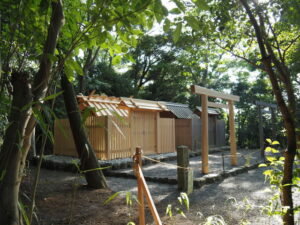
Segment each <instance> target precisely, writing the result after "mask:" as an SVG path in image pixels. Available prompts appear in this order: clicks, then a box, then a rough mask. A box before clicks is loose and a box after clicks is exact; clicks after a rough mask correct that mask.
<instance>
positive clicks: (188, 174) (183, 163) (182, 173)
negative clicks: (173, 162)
mask: <svg viewBox="0 0 300 225" xmlns="http://www.w3.org/2000/svg"><path fill="white" fill-rule="evenodd" d="M189 165H190V162H189V150H188V147H187V146H184V145H181V146H178V147H177V166H179V167H184V168H188V167H189ZM179 167H178V168H177V182H178V190H180V191H184V192H186V193H187V194H191V193H192V192H193V183H194V177H193V170H192V169H184V168H179Z"/></svg>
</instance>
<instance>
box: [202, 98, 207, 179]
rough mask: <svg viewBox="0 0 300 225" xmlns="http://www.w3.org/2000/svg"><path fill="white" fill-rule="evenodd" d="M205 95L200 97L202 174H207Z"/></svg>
mask: <svg viewBox="0 0 300 225" xmlns="http://www.w3.org/2000/svg"><path fill="white" fill-rule="evenodd" d="M207 102H208V97H207V95H201V108H202V112H201V127H202V128H201V129H202V130H201V133H202V143H201V146H202V154H201V157H202V173H203V174H208V112H207Z"/></svg>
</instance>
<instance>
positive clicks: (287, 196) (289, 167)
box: [240, 0, 297, 225]
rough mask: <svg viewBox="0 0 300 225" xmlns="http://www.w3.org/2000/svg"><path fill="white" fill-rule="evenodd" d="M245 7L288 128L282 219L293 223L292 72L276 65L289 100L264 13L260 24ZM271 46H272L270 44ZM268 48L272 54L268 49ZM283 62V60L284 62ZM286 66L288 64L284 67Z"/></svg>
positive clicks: (242, 0) (293, 116) (282, 191)
mask: <svg viewBox="0 0 300 225" xmlns="http://www.w3.org/2000/svg"><path fill="white" fill-rule="evenodd" d="M240 2H241V3H242V5H243V7H244V8H245V10H246V13H247V14H248V17H249V19H250V22H251V24H252V26H253V28H254V30H255V35H256V39H257V42H258V46H259V50H260V53H261V56H262V63H263V65H264V66H265V70H266V72H267V73H268V75H269V78H270V81H271V84H272V89H273V93H274V95H275V98H276V101H277V104H278V107H279V109H280V112H281V114H282V117H283V121H284V126H285V128H286V131H287V150H286V151H285V161H284V168H283V179H282V189H281V203H282V206H283V207H287V212H286V213H285V214H284V215H283V223H284V224H285V225H293V224H294V208H293V195H292V186H291V184H292V179H293V165H294V160H295V155H296V143H297V140H296V122H295V121H296V118H295V111H296V105H295V102H296V101H295V99H296V97H295V95H294V92H293V87H292V83H291V82H290V78H289V73H288V72H287V71H283V70H282V69H281V68H279V67H278V66H277V71H278V72H279V74H280V75H281V76H282V77H284V78H285V79H283V83H284V88H285V91H286V92H287V93H288V100H287V103H288V104H287V103H286V101H285V99H284V97H283V93H282V89H281V88H280V85H279V81H278V74H276V72H275V70H274V69H273V66H272V63H274V66H275V68H276V65H278V63H277V62H278V60H277V58H276V56H275V54H272V49H270V48H271V47H270V45H269V43H268V40H267V37H265V36H266V35H265V34H266V32H265V30H264V24H263V17H262V15H259V18H260V22H261V24H260V25H259V24H258V22H257V20H256V18H255V16H254V15H253V13H252V11H251V9H250V7H249V5H248V3H247V0H240ZM268 46H269V48H268ZM266 49H268V51H269V55H268V53H267V51H266ZM283 64H284V63H283ZM285 68H286V67H285Z"/></svg>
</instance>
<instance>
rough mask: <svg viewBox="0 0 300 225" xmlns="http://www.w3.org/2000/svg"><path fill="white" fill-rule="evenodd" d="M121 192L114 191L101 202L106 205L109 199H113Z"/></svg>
mask: <svg viewBox="0 0 300 225" xmlns="http://www.w3.org/2000/svg"><path fill="white" fill-rule="evenodd" d="M120 193H121V192H120V191H119V192H116V193H114V194H113V195H111V196H109V198H108V199H106V200H105V201H104V202H103V205H106V204H107V203H109V202H110V201H112V200H113V199H115V198H116V197H117V196H118V195H119V194H120Z"/></svg>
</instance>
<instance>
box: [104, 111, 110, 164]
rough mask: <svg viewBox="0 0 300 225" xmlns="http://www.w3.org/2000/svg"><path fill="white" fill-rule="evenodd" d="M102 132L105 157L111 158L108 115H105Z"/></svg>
mask: <svg viewBox="0 0 300 225" xmlns="http://www.w3.org/2000/svg"><path fill="white" fill-rule="evenodd" d="M104 134H105V155H106V159H107V160H110V159H111V143H110V135H111V118H110V117H109V116H106V117H105V127H104Z"/></svg>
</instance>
